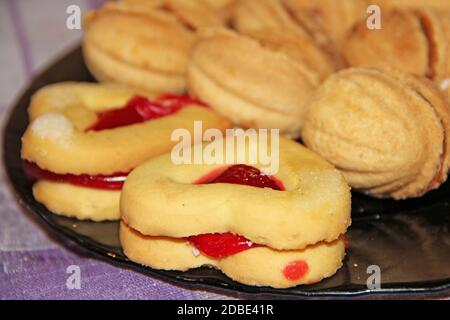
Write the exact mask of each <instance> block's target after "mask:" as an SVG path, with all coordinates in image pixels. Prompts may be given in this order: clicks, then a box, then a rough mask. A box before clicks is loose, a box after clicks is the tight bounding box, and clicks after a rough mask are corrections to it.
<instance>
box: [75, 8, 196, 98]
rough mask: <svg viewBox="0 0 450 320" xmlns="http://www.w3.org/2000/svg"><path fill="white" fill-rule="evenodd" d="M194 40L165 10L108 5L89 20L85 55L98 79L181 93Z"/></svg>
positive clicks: (89, 17)
mask: <svg viewBox="0 0 450 320" xmlns="http://www.w3.org/2000/svg"><path fill="white" fill-rule="evenodd" d="M194 39H195V36H194V35H193V33H192V32H190V31H189V30H188V29H187V28H185V27H184V26H183V25H182V23H180V22H179V21H178V20H177V19H176V18H175V17H174V16H173V15H171V14H169V13H166V12H164V11H162V10H158V9H156V8H152V7H151V6H149V7H144V6H141V5H127V4H126V3H122V2H119V3H107V4H106V5H105V6H103V7H102V8H100V9H98V10H96V11H93V12H90V13H88V14H87V15H86V17H85V37H84V42H83V52H84V56H85V60H86V63H87V65H88V67H89V69H90V70H91V72H92V73H93V74H94V76H95V77H96V78H97V79H98V80H101V81H114V82H119V83H125V84H127V85H129V86H132V87H137V88H141V89H148V90H153V91H170V92H182V91H184V90H185V73H186V67H187V62H188V58H189V53H190V50H191V47H192V44H193V41H194Z"/></svg>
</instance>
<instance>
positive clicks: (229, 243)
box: [187, 164, 285, 259]
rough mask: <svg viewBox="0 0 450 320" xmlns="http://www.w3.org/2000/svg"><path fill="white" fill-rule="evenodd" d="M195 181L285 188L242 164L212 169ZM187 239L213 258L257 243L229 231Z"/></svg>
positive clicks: (248, 247) (280, 189)
mask: <svg viewBox="0 0 450 320" xmlns="http://www.w3.org/2000/svg"><path fill="white" fill-rule="evenodd" d="M195 183H196V184H212V183H230V184H241V185H247V186H253V187H257V188H270V189H273V190H279V191H282V190H285V189H284V186H283V184H282V182H281V181H279V180H277V179H275V178H274V177H271V176H267V175H264V174H263V173H261V171H259V170H258V169H256V168H254V167H250V166H247V165H242V164H241V165H234V166H231V167H228V168H227V169H226V170H219V171H214V172H213V173H211V174H208V175H207V176H205V177H203V178H201V179H199V180H198V181H196V182H195ZM187 240H188V241H189V242H190V243H191V244H192V245H194V246H195V248H197V249H198V250H199V251H200V252H202V253H203V254H205V255H207V256H209V257H211V258H214V259H221V258H225V257H228V256H231V255H233V254H236V253H239V252H242V251H244V250H248V249H251V248H256V247H258V245H256V244H253V243H252V242H251V241H250V240H248V239H246V238H245V237H243V236H240V235H235V234H232V233H230V232H227V233H214V234H202V235H198V236H192V237H188V238H187Z"/></svg>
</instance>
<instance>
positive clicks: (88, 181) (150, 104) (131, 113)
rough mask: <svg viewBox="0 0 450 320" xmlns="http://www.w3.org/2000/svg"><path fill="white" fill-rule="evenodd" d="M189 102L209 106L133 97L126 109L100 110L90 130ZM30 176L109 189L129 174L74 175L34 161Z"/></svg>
mask: <svg viewBox="0 0 450 320" xmlns="http://www.w3.org/2000/svg"><path fill="white" fill-rule="evenodd" d="M187 105H197V106H202V107H205V106H206V105H205V104H204V103H203V102H201V101H199V100H196V99H193V98H190V97H188V96H177V95H169V94H167V95H162V96H160V97H158V98H157V99H155V100H154V101H151V100H149V99H147V98H145V97H141V96H135V97H133V98H132V99H131V100H130V101H128V103H127V104H126V105H125V107H123V108H119V109H113V110H108V111H104V112H100V113H98V118H97V121H96V122H95V123H94V124H93V125H92V126H90V127H89V128H87V129H86V131H100V130H105V129H114V128H118V127H123V126H127V125H131V124H135V123H141V122H144V121H149V120H154V119H158V118H162V117H164V116H168V115H171V114H174V113H176V112H178V111H179V110H181V109H182V108H183V107H185V106H187ZM24 169H25V173H26V174H27V176H29V177H30V178H34V179H42V180H50V181H57V182H66V183H71V184H74V185H79V186H84V187H89V188H95V189H106V190H121V189H122V186H123V184H124V182H125V180H126V177H127V175H128V173H116V174H113V175H108V176H104V175H95V176H91V175H84V174H83V175H72V174H56V173H53V172H50V171H47V170H43V169H41V168H39V167H38V166H37V165H36V164H34V163H31V162H24Z"/></svg>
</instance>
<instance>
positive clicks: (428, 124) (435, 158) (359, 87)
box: [302, 68, 450, 199]
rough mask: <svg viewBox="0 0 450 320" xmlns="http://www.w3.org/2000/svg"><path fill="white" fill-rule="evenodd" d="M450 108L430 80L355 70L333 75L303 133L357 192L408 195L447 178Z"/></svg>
mask: <svg viewBox="0 0 450 320" xmlns="http://www.w3.org/2000/svg"><path fill="white" fill-rule="evenodd" d="M449 126H450V107H449V104H448V103H447V101H446V100H445V98H444V97H443V95H442V94H441V93H440V92H439V90H438V89H437V88H436V87H435V86H434V85H433V84H432V83H431V82H430V81H429V80H427V79H425V78H419V77H415V76H413V75H411V74H408V73H404V72H401V71H398V70H394V69H385V70H377V69H372V68H352V69H348V70H344V71H341V72H339V73H337V74H335V75H332V76H331V77H329V78H328V79H327V80H326V81H325V82H324V83H323V85H322V86H321V87H320V88H319V90H318V92H317V95H316V96H315V98H314V100H313V102H312V103H311V105H310V106H309V111H308V114H307V116H306V120H305V125H304V127H303V130H302V138H303V141H304V142H305V144H306V145H307V146H308V147H310V148H311V149H312V150H314V151H316V152H317V153H319V154H320V155H321V156H323V157H324V158H325V159H327V160H328V161H330V162H331V163H332V164H334V165H335V166H336V167H337V168H338V169H340V170H341V171H342V172H343V174H344V176H345V178H346V179H347V181H348V183H349V184H350V185H351V186H352V187H353V188H355V189H358V190H360V191H362V192H364V193H367V194H369V195H371V196H374V197H380V198H387V197H389V198H394V199H406V198H413V197H419V196H422V195H423V194H425V193H427V192H428V191H430V190H433V189H436V188H438V187H439V186H440V185H441V184H442V183H443V182H445V180H446V179H447V173H448V169H449V161H450V160H449V159H450V157H449V154H448V150H450V145H449V143H450V142H449V141H450V139H449V138H450V137H449V128H450V127H449Z"/></svg>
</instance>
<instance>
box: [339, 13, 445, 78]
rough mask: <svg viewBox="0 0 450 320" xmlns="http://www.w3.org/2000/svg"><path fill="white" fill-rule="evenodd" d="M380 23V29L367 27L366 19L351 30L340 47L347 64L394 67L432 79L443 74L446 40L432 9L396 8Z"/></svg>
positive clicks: (443, 30)
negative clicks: (407, 9) (410, 9)
mask: <svg viewBox="0 0 450 320" xmlns="http://www.w3.org/2000/svg"><path fill="white" fill-rule="evenodd" d="M382 23H383V24H382V29H381V30H370V29H368V28H367V26H366V23H365V22H361V23H359V24H358V25H356V26H355V28H354V29H353V30H352V32H351V33H350V35H349V36H348V38H347V40H346V42H345V45H344V47H343V50H342V54H343V56H344V60H345V61H346V62H347V63H348V64H349V65H350V66H353V67H358V66H372V67H386V66H387V67H393V68H397V69H400V70H403V71H406V72H410V73H413V74H416V75H421V76H426V77H428V78H430V79H432V80H440V79H442V78H444V77H445V76H446V72H447V61H448V59H449V55H450V52H449V49H448V39H446V34H445V26H444V24H443V22H442V19H440V18H439V16H438V15H437V14H436V13H435V12H434V11H431V10H428V9H421V10H416V11H396V10H395V11H392V12H389V13H386V14H385V15H384V16H383V20H382Z"/></svg>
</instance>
